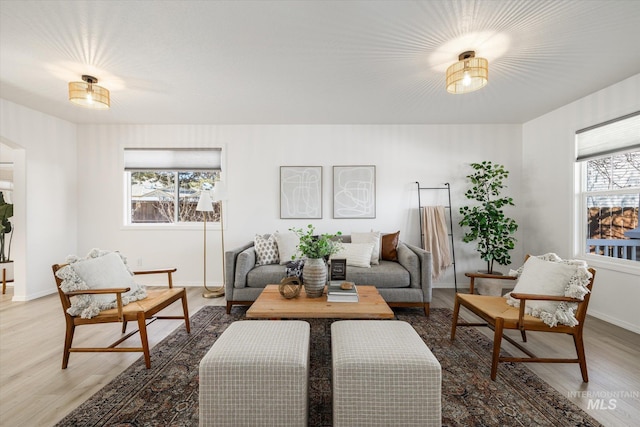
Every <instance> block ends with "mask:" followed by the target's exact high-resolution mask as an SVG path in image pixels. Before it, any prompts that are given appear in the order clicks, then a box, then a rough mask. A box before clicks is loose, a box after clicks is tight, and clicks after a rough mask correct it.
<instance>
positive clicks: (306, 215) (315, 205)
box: [280, 166, 322, 219]
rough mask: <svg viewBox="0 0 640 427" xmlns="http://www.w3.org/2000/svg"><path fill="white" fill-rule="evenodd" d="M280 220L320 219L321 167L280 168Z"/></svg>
mask: <svg viewBox="0 0 640 427" xmlns="http://www.w3.org/2000/svg"><path fill="white" fill-rule="evenodd" d="M280 218H281V219H297V218H300V219H314V218H322V166H280Z"/></svg>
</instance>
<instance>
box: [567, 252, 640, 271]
mask: <svg viewBox="0 0 640 427" xmlns="http://www.w3.org/2000/svg"><path fill="white" fill-rule="evenodd" d="M576 258H578V259H583V260H585V261H586V262H587V264H589V267H593V268H595V269H598V268H602V269H605V270H610V271H616V272H618V273H626V274H631V275H634V276H640V261H629V260H624V259H618V258H610V257H604V256H598V255H589V254H580V255H577V256H576Z"/></svg>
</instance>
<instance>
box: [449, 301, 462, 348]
mask: <svg viewBox="0 0 640 427" xmlns="http://www.w3.org/2000/svg"><path fill="white" fill-rule="evenodd" d="M459 311H460V300H459V299H458V296H457V295H456V298H455V302H454V303H453V320H452V321H451V341H453V340H454V339H455V338H456V327H457V326H458V312H459Z"/></svg>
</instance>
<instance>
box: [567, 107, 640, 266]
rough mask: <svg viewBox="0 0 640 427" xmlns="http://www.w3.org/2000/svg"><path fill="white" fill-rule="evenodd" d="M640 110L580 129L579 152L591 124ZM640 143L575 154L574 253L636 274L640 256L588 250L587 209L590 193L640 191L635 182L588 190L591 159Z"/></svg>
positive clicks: (635, 149) (625, 150) (634, 147)
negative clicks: (586, 154)
mask: <svg viewBox="0 0 640 427" xmlns="http://www.w3.org/2000/svg"><path fill="white" fill-rule="evenodd" d="M637 115H638V113H637V112H636V113H632V114H629V115H627V116H623V117H620V118H618V119H613V120H610V121H608V122H605V123H603V124H600V125H595V126H592V127H590V128H586V129H583V130H580V131H577V132H576V135H575V146H576V153H578V145H579V144H578V137H579V136H578V135H579V134H580V133H582V132H584V131H587V130H589V129H591V128H598V127H601V126H605V125H607V124H610V123H616V122H618V121H621V120H624V119H625V118H628V117H635V116H637ZM638 151H640V150H639V149H638V146H637V145H636V144H634V145H631V146H628V147H626V148H618V149H615V150H611V151H608V152H607V151H602V152H601V155H600V156H598V155H596V156H591V157H587V158H583V159H578V157H577V155H576V157H575V158H574V159H575V161H574V194H575V200H574V254H575V257H576V258H579V259H584V260H585V261H587V262H588V263H589V264H590V265H593V266H597V267H601V268H605V269H609V270H613V271H619V272H623V273H629V274H633V275H640V260H638V261H634V260H628V259H624V258H616V257H611V256H605V255H595V254H591V253H588V252H587V251H586V247H587V227H588V217H587V215H586V214H585V212H587V199H588V197H590V196H613V195H620V194H629V193H635V192H636V191H637V192H638V193H640V186H632V187H627V188H621V189H608V190H596V191H588V189H587V165H588V162H589V160H593V159H594V158H597V157H610V156H615V155H619V154H624V153H628V152H638Z"/></svg>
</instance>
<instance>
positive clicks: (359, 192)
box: [333, 165, 376, 219]
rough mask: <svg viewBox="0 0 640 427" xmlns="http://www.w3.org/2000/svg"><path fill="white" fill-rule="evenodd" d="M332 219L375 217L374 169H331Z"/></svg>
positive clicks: (370, 166) (337, 167) (356, 167)
mask: <svg viewBox="0 0 640 427" xmlns="http://www.w3.org/2000/svg"><path fill="white" fill-rule="evenodd" d="M333 217H334V218H336V219H339V218H375V217H376V167H375V166H373V165H363V166H334V167H333Z"/></svg>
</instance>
